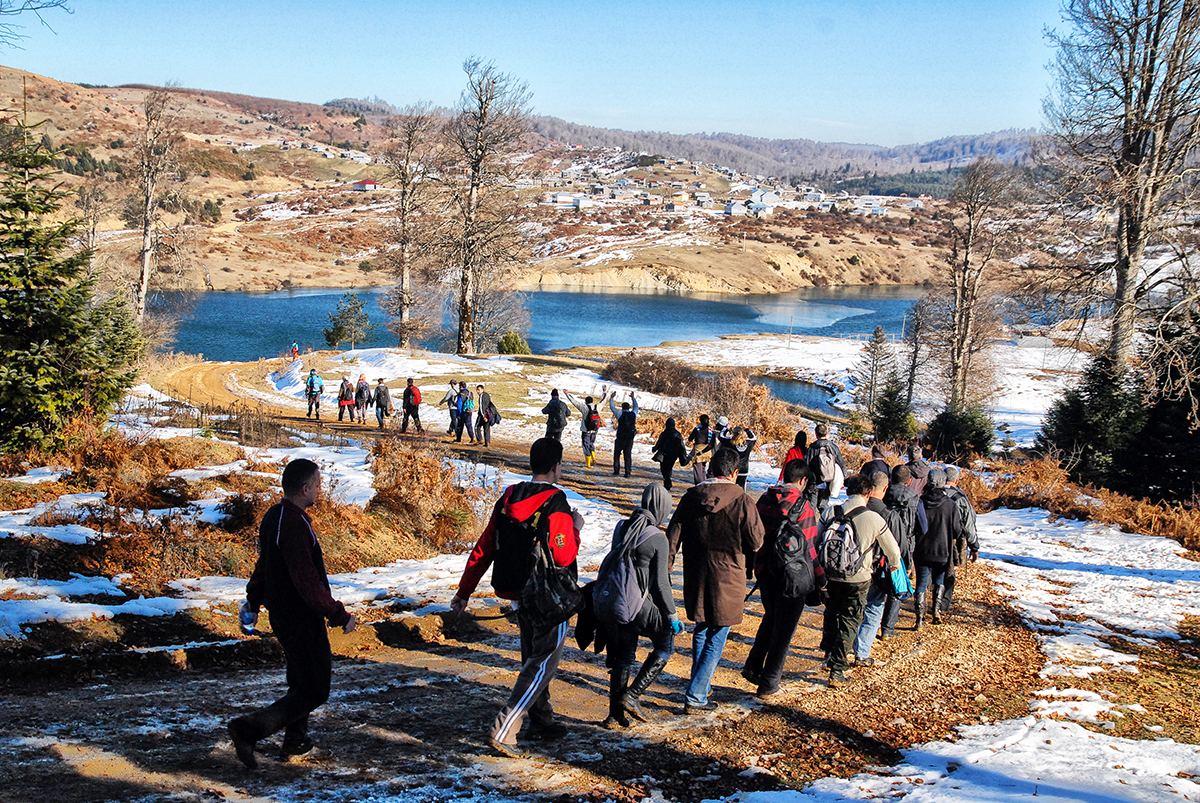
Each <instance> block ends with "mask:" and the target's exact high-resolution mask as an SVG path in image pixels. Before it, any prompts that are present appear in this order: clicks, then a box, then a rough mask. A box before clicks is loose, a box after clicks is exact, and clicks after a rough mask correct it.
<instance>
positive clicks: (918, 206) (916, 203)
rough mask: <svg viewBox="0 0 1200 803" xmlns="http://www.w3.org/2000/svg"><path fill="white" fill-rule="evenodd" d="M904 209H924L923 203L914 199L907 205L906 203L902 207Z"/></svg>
mask: <svg viewBox="0 0 1200 803" xmlns="http://www.w3.org/2000/svg"><path fill="white" fill-rule="evenodd" d="M904 208H905V209H924V208H925V202H924V201H918V200H917V199H916V198H914V199H912V200H911V201H909V202H908V203H906V204H905V205H904Z"/></svg>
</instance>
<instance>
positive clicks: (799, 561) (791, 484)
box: [742, 460, 825, 698]
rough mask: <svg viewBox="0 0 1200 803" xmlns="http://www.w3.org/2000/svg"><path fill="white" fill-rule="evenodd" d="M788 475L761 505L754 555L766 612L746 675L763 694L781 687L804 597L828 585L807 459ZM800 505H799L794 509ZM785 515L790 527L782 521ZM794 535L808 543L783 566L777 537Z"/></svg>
mask: <svg viewBox="0 0 1200 803" xmlns="http://www.w3.org/2000/svg"><path fill="white" fill-rule="evenodd" d="M783 479H784V484H783V485H776V486H774V487H772V488H768V489H767V490H766V492H765V493H763V495H762V496H761V497H759V499H758V504H757V508H758V515H759V517H760V518H761V519H762V523H763V533H764V535H763V545H762V548H761V549H760V550H758V555H757V556H756V558H755V560H754V574H755V577H757V578H758V593H759V596H760V597H761V598H762V606H763V617H762V621H761V622H759V625H758V632H757V633H756V634H755V636H754V646H753V647H751V648H750V655H749V656H747V657H746V666H745V668H744V669H743V670H742V677H744V678H745V679H746V680H748V681H750V682H751V683H753V684H754V685H756V686H757V687H758V690H757V692H756V694H757V695H758V696H759V697H763V698H765V697H770V696H771V695H772V694H774V693H775V692H777V691H779V680H780V678H781V677H782V676H783V664H784V662H785V661H786V660H787V654H788V650H789V649H790V648H791V646H792V637H793V636H794V635H795V634H796V625H798V624H800V615H801V614H803V613H804V600H805V597H807V596H808V594H810V593H812V592H813V591H816V590H818V589H820V588H823V587H824V586H825V570H824V569H822V568H821V564H820V562H819V561H818V560H817V545H818V540H819V528H818V527H817V514H816V512H815V511H814V510H813V509H812V505H811V504H809V501H808V498H807V497H806V496H805V494H804V490H805V486H807V485H808V464H807V463H805V462H804V461H803V460H791V461H788V463H787V464H785V465H784V467H783ZM797 505H799V508H796V509H795V510H793V508H795V507H796V506H797ZM785 519H786V520H787V526H786V528H785V527H783V526H782V525H783V522H784V520H785ZM789 537H795V538H796V540H797V542H798V543H799V544H801V545H803V547H802V550H803V551H802V552H801V553H800V554H799V555H797V556H796V559H795V560H794V561H793V563H792V564H791V565H789V566H787V567H781V566H778V565H777V562H776V561H775V560H774V559H773V555H774V552H775V549H776V545H777V541H778V540H779V539H780V538H789ZM783 572H787V573H788V576H787V577H785V576H784V575H783Z"/></svg>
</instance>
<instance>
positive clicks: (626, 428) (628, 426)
mask: <svg viewBox="0 0 1200 803" xmlns="http://www.w3.org/2000/svg"><path fill="white" fill-rule="evenodd" d="M631 404H632V406H631ZM608 409H610V410H612V414H613V422H614V424H615V425H616V428H617V438H616V440H615V441H613V476H614V477H615V476H617V475H618V474H620V473H621V456H622V455H624V456H625V476H626V477H628V476H629V474H630V473H631V472H632V471H633V439H634V438H636V437H637V417H638V401H637V396H636V395H635V394H634V392H633V391H632V390H631V391H629V401H627V402H621V409H620V410H618V409H617V392H616V391H615V390H614V391H613V393H612V395H611V396H609V397H608Z"/></svg>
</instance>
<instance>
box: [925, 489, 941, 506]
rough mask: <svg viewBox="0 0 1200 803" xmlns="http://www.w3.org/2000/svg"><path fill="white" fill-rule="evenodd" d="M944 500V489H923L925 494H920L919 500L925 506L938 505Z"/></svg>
mask: <svg viewBox="0 0 1200 803" xmlns="http://www.w3.org/2000/svg"><path fill="white" fill-rule="evenodd" d="M944 499H946V489H945V488H932V487H929V486H926V487H925V493H923V494H921V500H922V501H923V502H925V504H927V505H940V504H941V503H942V500H944Z"/></svg>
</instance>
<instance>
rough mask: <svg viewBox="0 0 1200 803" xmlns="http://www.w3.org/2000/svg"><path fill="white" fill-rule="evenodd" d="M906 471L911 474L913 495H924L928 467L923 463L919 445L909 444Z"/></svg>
mask: <svg viewBox="0 0 1200 803" xmlns="http://www.w3.org/2000/svg"><path fill="white" fill-rule="evenodd" d="M907 465H908V470H909V472H911V473H912V485H910V486H909V487H910V488H912V490H913V493H915V494H916V495H917V496H924V495H925V483H926V482H927V481H928V479H929V469H930V465H929V464H928V463H927V462H925V453H924V451H923V450H922V449H921V444H919V443H911V444H909V446H908V463H907Z"/></svg>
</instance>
